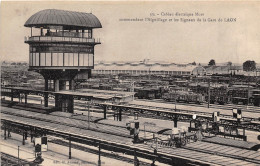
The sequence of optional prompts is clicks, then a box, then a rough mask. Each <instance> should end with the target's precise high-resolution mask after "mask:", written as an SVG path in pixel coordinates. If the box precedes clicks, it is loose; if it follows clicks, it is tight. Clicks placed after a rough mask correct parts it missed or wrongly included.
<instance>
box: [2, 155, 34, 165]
mask: <svg viewBox="0 0 260 166" xmlns="http://www.w3.org/2000/svg"><path fill="white" fill-rule="evenodd" d="M18 163H19V164H20V165H24V164H29V165H30V166H32V164H31V162H29V161H26V160H23V159H19V161H18V157H15V156H12V155H9V154H7V153H3V152H1V165H2V166H18V165H19V164H18ZM35 166H36V165H35Z"/></svg>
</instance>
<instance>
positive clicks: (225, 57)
mask: <svg viewBox="0 0 260 166" xmlns="http://www.w3.org/2000/svg"><path fill="white" fill-rule="evenodd" d="M44 9H62V10H71V11H79V12H87V13H89V12H92V14H94V15H96V16H97V17H98V19H99V20H100V22H101V24H102V26H103V28H100V29H94V37H95V38H100V40H101V43H102V44H101V45H96V46H95V60H96V61H141V60H143V59H150V60H151V61H168V62H173V63H189V62H193V61H195V62H197V63H208V62H209V61H210V59H214V60H215V61H216V62H217V63H223V62H228V61H231V62H232V63H243V62H244V61H246V60H254V61H255V62H256V63H260V35H259V33H260V31H259V27H260V2H254V1H251V2H226V1H222V2H213V1H211V2H202V1H201V2H176V1H175V2H112V1H110V2H86V1H80V2H68V1H67V2H62V1H60V2H51V1H47V2H46V1H45V2H29V1H27V2H26V1H25V2H3V1H2V2H1V12H0V14H1V15H0V18H1V20H0V21H1V22H0V23H1V25H0V35H1V39H0V44H1V45H0V55H1V60H7V61H29V46H28V44H26V43H24V37H25V36H29V35H30V28H26V27H24V23H25V22H26V20H27V19H29V17H30V16H31V15H33V14H34V13H36V12H38V11H41V10H44ZM176 13H177V15H176ZM178 13H179V14H181V16H180V15H178ZM195 13H200V16H195ZM153 14H155V16H152V15H153ZM167 14H168V15H167ZM191 14H193V16H188V15H191ZM135 18H138V19H143V20H145V21H119V20H120V19H135ZM145 18H148V19H149V18H153V19H164V20H165V19H167V21H166V22H162V21H156V22H151V21H147V19H145ZM228 18H232V19H233V22H227V21H228ZM170 19H172V20H174V19H179V21H178V22H176V21H170ZM181 19H195V20H196V21H195V22H183V21H181ZM197 19H201V20H202V21H198V20H197ZM203 19H206V22H204V21H203ZM214 19H215V21H216V22H214ZM219 19H221V20H222V21H221V20H219ZM234 19H236V21H234ZM229 21H230V19H229Z"/></svg>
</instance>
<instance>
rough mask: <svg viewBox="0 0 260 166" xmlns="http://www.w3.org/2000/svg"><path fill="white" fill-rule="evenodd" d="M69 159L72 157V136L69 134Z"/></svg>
mask: <svg viewBox="0 0 260 166" xmlns="http://www.w3.org/2000/svg"><path fill="white" fill-rule="evenodd" d="M69 159H71V136H70V135H69Z"/></svg>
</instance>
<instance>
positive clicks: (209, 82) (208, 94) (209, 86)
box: [208, 80, 210, 108]
mask: <svg viewBox="0 0 260 166" xmlns="http://www.w3.org/2000/svg"><path fill="white" fill-rule="evenodd" d="M208 86H209V87H208V108H209V106H210V80H209V81H208Z"/></svg>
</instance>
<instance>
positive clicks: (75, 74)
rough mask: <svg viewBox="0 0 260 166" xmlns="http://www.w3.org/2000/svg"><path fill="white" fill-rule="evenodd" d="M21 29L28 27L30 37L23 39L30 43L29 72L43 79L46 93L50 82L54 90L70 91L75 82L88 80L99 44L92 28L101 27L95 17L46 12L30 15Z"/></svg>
mask: <svg viewBox="0 0 260 166" xmlns="http://www.w3.org/2000/svg"><path fill="white" fill-rule="evenodd" d="M24 26H25V27H28V28H31V34H30V36H29V37H25V43H27V44H29V70H30V71H35V72H38V73H40V74H41V75H42V76H43V77H44V79H45V90H46V91H47V90H49V85H48V83H49V81H50V80H52V81H53V82H54V87H53V89H54V90H55V91H59V90H65V89H66V85H69V89H70V90H73V89H74V83H75V80H76V79H87V78H89V77H90V75H91V69H93V68H94V53H95V51H94V47H95V45H97V44H100V41H99V40H98V39H95V38H94V37H93V29H95V28H102V25H101V23H100V21H99V19H98V18H97V17H96V16H95V15H93V14H91V13H82V12H74V11H65V10H56V9H46V10H42V11H39V12H37V13H35V14H34V15H32V16H31V17H30V18H29V19H28V20H27V21H26V22H25V24H24ZM46 100H47V101H46ZM46 100H45V103H46V102H48V99H46ZM45 105H48V103H47V104H45Z"/></svg>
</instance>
